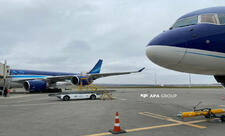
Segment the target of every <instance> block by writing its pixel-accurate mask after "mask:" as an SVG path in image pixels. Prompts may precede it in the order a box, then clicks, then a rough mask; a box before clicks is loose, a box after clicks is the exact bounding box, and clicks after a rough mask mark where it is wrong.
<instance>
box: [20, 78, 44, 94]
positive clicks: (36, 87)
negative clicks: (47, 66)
mask: <svg viewBox="0 0 225 136" xmlns="http://www.w3.org/2000/svg"><path fill="white" fill-rule="evenodd" d="M23 86H24V88H25V89H26V90H27V91H30V92H37V91H43V90H45V89H46V88H47V82H46V81H43V80H28V81H26V82H24V83H23Z"/></svg>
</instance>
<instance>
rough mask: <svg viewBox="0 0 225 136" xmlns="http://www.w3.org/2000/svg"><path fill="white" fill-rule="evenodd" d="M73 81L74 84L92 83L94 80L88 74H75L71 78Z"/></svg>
mask: <svg viewBox="0 0 225 136" xmlns="http://www.w3.org/2000/svg"><path fill="white" fill-rule="evenodd" d="M71 82H72V83H73V84H74V85H81V84H82V85H84V86H85V85H90V84H91V83H92V82H93V80H92V79H91V78H89V77H88V76H74V77H72V79H71Z"/></svg>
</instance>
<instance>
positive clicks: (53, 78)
mask: <svg viewBox="0 0 225 136" xmlns="http://www.w3.org/2000/svg"><path fill="white" fill-rule="evenodd" d="M144 69H145V68H142V69H140V70H138V71H130V72H116V73H94V74H88V75H87V76H88V77H90V78H92V79H93V80H96V79H98V78H102V77H108V76H116V75H125V74H131V73H139V72H142V71H143V70H144ZM74 76H75V75H64V76H46V77H40V78H26V79H18V80H16V81H14V82H18V83H23V82H25V81H28V80H44V81H46V82H48V83H56V82H58V81H65V80H71V78H72V77H74Z"/></svg>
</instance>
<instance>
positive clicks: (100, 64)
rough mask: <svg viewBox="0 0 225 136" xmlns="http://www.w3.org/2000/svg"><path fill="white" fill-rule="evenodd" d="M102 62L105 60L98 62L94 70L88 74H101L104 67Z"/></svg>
mask: <svg viewBox="0 0 225 136" xmlns="http://www.w3.org/2000/svg"><path fill="white" fill-rule="evenodd" d="M102 62H103V60H102V59H99V60H98V62H97V63H96V64H95V66H94V67H93V68H92V70H90V71H89V72H88V74H97V73H100V71H101V67H102Z"/></svg>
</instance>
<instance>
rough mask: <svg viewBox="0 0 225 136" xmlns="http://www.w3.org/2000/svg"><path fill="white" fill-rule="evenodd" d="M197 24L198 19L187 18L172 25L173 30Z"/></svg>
mask: <svg viewBox="0 0 225 136" xmlns="http://www.w3.org/2000/svg"><path fill="white" fill-rule="evenodd" d="M197 23H198V17H197V16H193V17H188V18H184V19H180V20H178V21H177V22H176V23H175V24H174V25H173V28H177V27H184V26H189V25H195V24H197Z"/></svg>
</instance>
